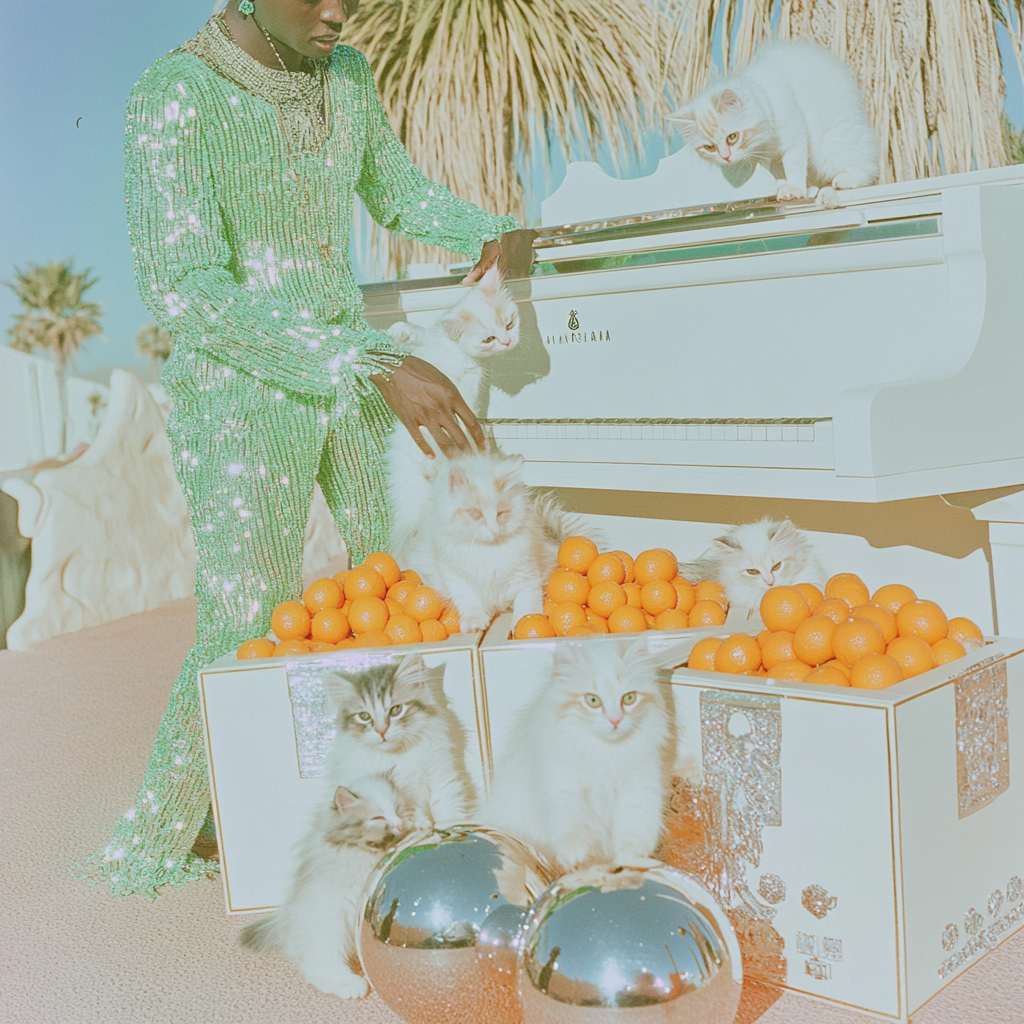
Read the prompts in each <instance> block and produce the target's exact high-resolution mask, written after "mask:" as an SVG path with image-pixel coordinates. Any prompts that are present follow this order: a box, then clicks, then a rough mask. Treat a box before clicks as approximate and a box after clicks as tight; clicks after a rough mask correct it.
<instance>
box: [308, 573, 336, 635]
mask: <svg viewBox="0 0 1024 1024" xmlns="http://www.w3.org/2000/svg"><path fill="white" fill-rule="evenodd" d="M302 603H303V604H304V605H305V606H306V608H307V609H308V611H309V614H310V615H315V614H316V613H317V612H318V611H320V610H321V609H322V608H340V607H341V606H342V605H343V604H344V603H345V591H344V590H342V589H341V587H339V586H338V584H337V583H335V582H334V580H331V579H326V578H325V579H322V580H316V582H314V583H310V585H309V586H308V587H306V589H305V591H304V593H303V595H302ZM328 642H330V641H328Z"/></svg>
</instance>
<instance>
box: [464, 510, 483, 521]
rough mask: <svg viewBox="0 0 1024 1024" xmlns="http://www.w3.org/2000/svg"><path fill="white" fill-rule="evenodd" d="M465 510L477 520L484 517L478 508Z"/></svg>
mask: <svg viewBox="0 0 1024 1024" xmlns="http://www.w3.org/2000/svg"><path fill="white" fill-rule="evenodd" d="M467 511H468V512H469V514H470V515H471V516H472V517H473V518H474V519H475V520H476V521H477V522H480V521H481V520H482V519H483V518H484V514H483V512H481V511H480V509H478V508H471V509H467Z"/></svg>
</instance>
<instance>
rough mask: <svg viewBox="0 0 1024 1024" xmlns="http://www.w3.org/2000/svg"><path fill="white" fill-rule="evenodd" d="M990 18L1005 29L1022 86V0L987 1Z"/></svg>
mask: <svg viewBox="0 0 1024 1024" xmlns="http://www.w3.org/2000/svg"><path fill="white" fill-rule="evenodd" d="M989 3H990V4H991V6H992V16H993V17H994V18H995V19H996V21H998V22H999V24H1000V25H1002V26H1003V28H1005V29H1006V35H1007V37H1008V39H1009V41H1010V50H1011V52H1012V53H1013V58H1014V60H1016V62H1017V74H1018V75H1020V84H1021V85H1024V0H989Z"/></svg>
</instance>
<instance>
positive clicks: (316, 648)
mask: <svg viewBox="0 0 1024 1024" xmlns="http://www.w3.org/2000/svg"><path fill="white" fill-rule="evenodd" d="M306 643H307V644H308V645H309V648H308V649H309V651H310V653H312V654H324V653H326V652H327V651H336V650H337V649H338V648H337V645H335V644H331V643H328V642H327V641H326V640H307V641H306Z"/></svg>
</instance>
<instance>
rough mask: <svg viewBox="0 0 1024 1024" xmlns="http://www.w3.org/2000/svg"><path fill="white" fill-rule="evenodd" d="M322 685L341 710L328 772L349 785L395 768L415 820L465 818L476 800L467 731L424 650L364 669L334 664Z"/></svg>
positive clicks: (419, 823)
mask: <svg viewBox="0 0 1024 1024" xmlns="http://www.w3.org/2000/svg"><path fill="white" fill-rule="evenodd" d="M324 688H325V689H326V691H327V695H328V697H329V698H330V699H331V701H332V703H333V705H334V707H335V708H336V709H337V729H338V731H337V734H336V736H335V738H334V741H333V742H332V744H331V746H330V748H329V749H328V751H327V757H326V762H325V768H324V776H325V778H326V779H327V782H328V784H329V785H330V786H337V785H347V783H348V780H350V779H354V778H358V777H359V776H361V775H365V774H366V773H368V772H369V773H378V774H383V773H390V776H391V778H392V780H393V782H394V784H395V786H396V787H397V788H398V790H399V791H400V792H402V793H403V794H404V795H405V796H406V797H407V799H408V800H409V801H410V803H411V806H412V811H411V812H410V814H411V822H412V824H413V825H414V826H415V827H416V828H426V827H429V826H430V825H432V824H434V823H435V822H442V821H445V822H449V823H455V822H465V821H467V820H468V818H469V817H470V814H471V812H472V809H473V805H474V801H475V793H474V791H473V784H472V781H471V780H470V777H469V775H468V773H467V772H466V768H465V759H464V753H463V751H464V749H465V735H464V732H463V729H462V726H461V724H460V723H459V720H458V718H457V716H456V715H455V713H454V712H453V711H452V710H451V708H450V707H449V706H448V702H447V700H446V699H445V696H444V691H443V689H442V687H441V681H440V680H439V679H438V678H437V673H436V672H432V671H431V670H429V669H428V668H427V667H426V665H425V664H424V662H423V658H422V657H420V656H419V655H414V656H411V657H406V658H404V659H403V660H402V661H401V662H397V663H396V662H389V663H385V664H380V665H374V666H373V667H371V668H368V669H365V670H363V671H361V672H340V671H335V672H334V673H333V674H331V675H327V676H324Z"/></svg>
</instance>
